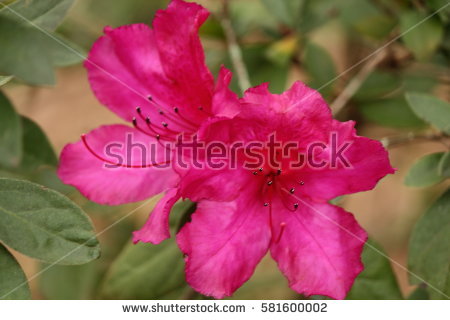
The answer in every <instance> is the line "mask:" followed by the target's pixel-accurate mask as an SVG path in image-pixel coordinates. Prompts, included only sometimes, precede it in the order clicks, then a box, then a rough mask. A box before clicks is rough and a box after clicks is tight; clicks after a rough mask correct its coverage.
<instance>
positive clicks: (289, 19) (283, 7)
mask: <svg viewBox="0 0 450 320" xmlns="http://www.w3.org/2000/svg"><path fill="white" fill-rule="evenodd" d="M304 2H305V1H304V0H262V3H263V4H264V5H265V6H266V8H267V10H268V11H269V12H271V13H272V14H273V15H274V16H275V17H276V18H278V19H279V20H280V21H281V22H283V23H284V24H285V25H288V26H291V27H295V25H296V23H298V18H299V15H300V13H301V8H302V6H303V3H304Z"/></svg>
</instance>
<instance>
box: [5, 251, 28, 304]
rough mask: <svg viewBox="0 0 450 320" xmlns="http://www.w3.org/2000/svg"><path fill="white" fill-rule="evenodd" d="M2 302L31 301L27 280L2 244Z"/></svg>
mask: <svg viewBox="0 0 450 320" xmlns="http://www.w3.org/2000/svg"><path fill="white" fill-rule="evenodd" d="M0 270H1V272H0V300H4V299H7V300H23V299H30V298H31V293H30V289H29V288H28V283H27V278H26V277H25V274H24V273H23V271H22V268H21V267H20V265H19V263H18V262H17V261H16V259H14V257H13V256H12V254H11V253H9V251H8V250H7V249H6V248H5V247H4V246H2V244H1V243H0Z"/></svg>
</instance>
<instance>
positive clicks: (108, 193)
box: [58, 0, 393, 299]
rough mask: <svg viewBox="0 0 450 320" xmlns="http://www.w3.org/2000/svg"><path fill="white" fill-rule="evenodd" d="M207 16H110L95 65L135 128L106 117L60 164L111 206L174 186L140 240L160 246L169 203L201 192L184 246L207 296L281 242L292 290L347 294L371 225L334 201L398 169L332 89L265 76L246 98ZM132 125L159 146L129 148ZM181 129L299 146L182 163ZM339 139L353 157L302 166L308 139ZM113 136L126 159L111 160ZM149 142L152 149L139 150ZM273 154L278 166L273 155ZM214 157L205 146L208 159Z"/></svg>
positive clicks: (110, 100) (98, 88) (142, 139)
mask: <svg viewBox="0 0 450 320" xmlns="http://www.w3.org/2000/svg"><path fill="white" fill-rule="evenodd" d="M207 16H208V12H207V11H206V10H205V9H204V8H202V7H201V6H199V5H197V4H194V3H186V2H184V1H182V0H173V1H172V2H171V3H170V4H169V6H168V8H167V10H161V11H158V13H157V14H156V16H155V19H154V21H153V29H151V28H149V27H148V26H146V25H144V24H134V25H129V26H123V27H119V28H116V29H112V28H105V35H104V36H102V37H101V38H100V39H99V40H98V41H97V42H96V43H95V44H94V46H93V48H92V50H91V51H90V53H89V57H88V59H87V60H86V62H85V66H86V68H87V70H88V75H89V81H90V83H91V86H92V89H93V91H94V93H95V95H96V96H97V98H98V99H99V101H100V102H102V103H103V104H104V105H106V106H107V107H108V108H109V109H111V110H112V111H113V112H115V113H116V114H117V115H119V116H120V117H122V118H123V119H124V120H125V121H128V122H129V123H130V126H126V125H108V126H102V127H100V128H98V129H95V130H93V131H91V132H90V133H88V134H87V135H84V136H83V137H82V139H81V141H78V142H76V143H74V144H69V145H67V146H66V147H65V148H64V150H63V152H62V154H61V161H60V166H59V169H58V173H59V176H60V177H61V179H62V180H63V181H64V182H65V183H67V184H71V185H74V186H75V187H77V188H78V189H79V190H80V192H81V193H82V194H84V195H85V196H86V197H87V198H89V199H91V200H93V201H95V202H98V203H104V204H111V205H115V204H121V203H127V202H134V201H140V200H143V199H146V198H148V197H151V196H153V195H155V194H158V193H161V192H165V195H164V196H163V198H162V199H161V200H160V201H159V202H158V204H157V205H156V207H155V208H154V210H153V212H152V214H151V215H150V217H149V219H148V220H147V222H146V223H145V225H144V226H143V227H142V228H141V229H140V230H138V231H136V232H134V234H133V241H134V242H135V243H136V242H139V241H142V242H150V243H154V244H158V243H160V242H161V241H163V240H164V239H166V238H168V237H170V232H169V223H168V221H169V214H170V210H171V208H172V206H173V205H174V204H175V203H176V202H177V201H178V200H179V199H180V198H188V199H190V200H192V201H194V202H197V209H196V211H195V213H194V214H193V215H192V220H191V221H190V222H188V223H186V224H185V225H184V226H183V228H182V229H181V230H180V232H179V233H178V234H177V243H178V245H179V247H180V249H181V251H182V252H183V253H184V255H185V261H186V280H187V282H188V283H189V285H191V286H192V287H193V288H194V289H195V290H197V291H199V292H201V293H203V294H205V295H208V296H213V297H215V298H223V297H225V296H229V295H232V294H233V292H234V291H235V290H236V289H237V288H239V287H240V286H241V285H242V284H243V283H244V282H245V281H247V280H248V279H249V278H250V277H251V275H252V274H253V272H254V270H255V268H256V266H257V264H258V263H259V261H260V260H261V259H262V258H263V257H264V256H265V255H266V253H267V252H270V254H271V255H272V257H273V258H274V259H275V260H276V261H277V263H278V266H279V268H280V269H281V271H282V272H283V274H284V275H285V276H286V277H287V278H288V280H289V285H290V287H291V288H292V289H293V290H295V291H297V292H299V293H302V294H305V295H312V294H321V295H327V296H330V297H333V298H336V299H342V298H344V297H345V295H346V294H347V292H348V291H349V289H350V288H351V286H352V283H353V281H354V279H355V277H356V276H357V275H358V274H359V273H360V272H361V270H362V269H363V266H362V263H361V259H360V256H361V252H362V248H363V245H364V242H365V241H366V238H367V235H366V233H365V231H364V230H363V229H362V228H361V227H360V226H359V225H358V223H357V222H356V220H355V219H354V217H353V216H352V214H350V213H348V212H346V211H345V210H343V209H342V208H340V207H337V206H333V205H331V204H329V203H328V201H329V200H330V199H333V198H335V197H337V196H339V195H343V194H349V193H354V192H359V191H364V190H370V189H372V188H373V187H374V186H375V185H376V183H377V182H378V181H379V180H380V179H381V178H382V177H384V176H385V175H386V174H388V173H392V172H393V169H392V167H391V166H390V164H389V160H388V156H387V152H386V151H385V149H384V148H383V147H382V145H381V144H380V143H379V142H377V141H374V140H370V139H368V138H365V137H360V136H357V135H356V132H355V129H354V123H353V122H351V121H350V122H339V121H337V120H334V119H332V116H331V112H330V110H329V108H328V106H327V104H326V103H325V101H324V100H323V99H322V97H321V96H320V95H319V94H318V93H317V92H316V91H314V90H312V89H310V88H308V87H306V86H305V85H304V84H302V83H300V82H297V83H295V84H294V85H293V86H292V87H291V89H289V90H288V91H286V92H285V93H283V94H281V95H274V94H271V93H270V92H269V91H268V87H267V84H264V85H261V86H258V87H256V88H252V89H249V90H248V91H247V92H246V93H245V95H244V97H243V98H242V99H238V98H237V96H236V95H235V94H234V93H233V92H232V91H230V90H229V88H228V86H229V83H230V80H231V73H230V72H229V71H228V70H226V69H225V68H222V69H221V71H220V73H219V75H218V79H217V81H216V83H214V79H213V76H212V75H211V73H210V71H209V70H208V68H207V67H206V65H205V61H204V60H205V59H204V54H203V50H202V47H201V43H200V39H199V37H198V29H199V27H200V26H201V25H202V23H203V22H204V21H205V19H206V18H207ZM130 134H132V136H133V143H134V144H136V145H137V144H138V143H139V144H143V145H148V144H149V143H151V144H153V146H156V149H150V148H148V149H145V148H133V151H132V154H131V155H127V154H125V153H126V151H127V150H126V149H125V148H120V147H119V146H123V145H126V143H127V139H128V137H129V135H130ZM180 135H182V136H183V137H185V138H188V139H198V140H200V141H202V142H204V143H210V142H220V143H222V144H223V145H225V146H227V148H232V146H235V145H236V142H239V143H242V144H243V145H246V144H248V143H250V144H251V143H252V142H265V141H267V139H268V137H271V136H276V139H277V142H280V143H281V144H289V143H292V142H295V143H296V147H295V149H294V150H291V152H290V153H289V155H288V156H287V157H284V156H285V155H284V154H282V155H277V154H276V155H273V154H270V153H271V152H270V151H269V150H262V153H261V154H262V155H263V160H264V161H263V164H262V165H261V166H259V167H255V168H250V167H248V166H246V165H244V163H246V160H248V159H247V154H246V153H245V152H238V153H237V166H230V165H228V166H225V167H222V168H219V169H217V168H211V167H208V166H206V167H201V168H198V167H195V166H189V167H188V168H180V167H178V166H176V165H174V164H173V163H172V162H171V161H170V160H167V158H166V157H165V155H166V153H167V151H168V150H169V152H172V151H173V150H172V148H171V147H169V148H167V145H166V144H165V143H166V142H168V143H173V146H175V145H176V141H177V138H178V137H180ZM330 137H336V139H337V140H339V141H337V142H339V143H340V144H342V145H347V146H348V148H347V149H346V150H345V151H346V160H348V164H350V166H348V165H344V163H342V162H338V163H335V164H334V165H332V164H330V163H327V164H326V165H324V166H320V167H315V166H302V167H293V166H291V163H292V161H293V160H294V162H295V160H298V158H299V156H301V155H304V154H305V153H306V152H305V150H307V149H310V146H311V144H314V143H321V145H322V146H324V145H327V144H329V140H330ZM112 145H117V150H115V152H116V153H117V152H119V153H120V152H121V153H122V154H121V155H122V156H123V157H122V158H123V159H126V161H125V162H118V161H116V159H114V158H111V154H110V153H109V152H108V150H109V147H110V146H112ZM150 151H152V154H150ZM333 152H334V151H333V150H332V148H327V147H323V148H318V149H317V151H316V153H315V156H317V157H319V159H320V158H323V159H329V158H330V154H332V153H333ZM143 153H149V154H145V155H146V157H145V158H146V159H154V160H152V161H151V163H148V162H145V161H142V159H143V157H142V156H143ZM272 156H275V158H276V160H277V166H274V165H273V164H272V163H271V161H269V160H270V159H271V158H272ZM331 158H333V157H331ZM208 160H209V159H208V157H207V156H205V154H201V155H200V157H199V161H208ZM227 161H231V159H228V160H227ZM167 163H170V165H169V166H162V165H163V164H167ZM108 165H109V166H113V167H114V168H110V167H108Z"/></svg>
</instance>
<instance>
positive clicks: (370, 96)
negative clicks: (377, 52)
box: [353, 70, 401, 100]
mask: <svg viewBox="0 0 450 320" xmlns="http://www.w3.org/2000/svg"><path fill="white" fill-rule="evenodd" d="M400 85H401V83H400V79H399V78H398V77H397V76H396V75H395V74H393V73H392V72H385V71H378V70H376V71H374V72H372V73H371V74H370V75H369V76H368V77H367V79H366V80H365V81H364V82H363V84H362V85H361V87H360V88H359V89H358V91H357V92H356V93H355V95H354V96H353V97H354V99H356V100H374V99H379V98H381V97H383V96H385V95H387V94H389V93H391V92H392V91H394V90H396V89H398V88H399V87H400Z"/></svg>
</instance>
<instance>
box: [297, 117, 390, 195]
mask: <svg viewBox="0 0 450 320" xmlns="http://www.w3.org/2000/svg"><path fill="white" fill-rule="evenodd" d="M354 125H355V123H354V122H353V121H347V122H340V121H337V120H333V123H332V126H331V131H330V132H334V133H335V134H336V137H337V140H336V141H337V146H336V147H335V148H334V149H335V150H336V152H335V153H337V152H339V149H340V148H341V147H344V143H346V142H349V143H350V144H349V146H348V148H346V149H345V150H344V151H343V152H342V156H344V157H345V159H344V160H343V161H346V162H348V163H349V164H350V165H351V167H346V165H345V164H344V162H343V161H341V160H338V161H336V165H335V166H334V167H333V166H331V165H330V163H331V161H328V165H327V167H324V168H322V169H320V170H317V169H314V168H305V170H303V171H302V172H300V173H299V174H298V176H297V180H301V181H303V182H304V185H303V187H302V189H301V192H303V193H305V194H307V195H308V196H310V197H311V198H315V199H325V200H329V199H333V198H335V197H337V196H340V195H343V194H350V193H355V192H360V191H366V190H371V189H373V188H374V187H375V185H376V184H377V182H378V181H379V180H380V179H381V178H383V177H384V176H385V175H387V174H390V173H394V172H395V170H394V169H393V168H392V167H391V165H390V163H389V155H388V153H387V151H386V149H385V148H384V147H383V145H382V144H381V143H380V142H379V141H376V140H372V139H369V138H366V137H360V136H358V135H356V130H355V128H354ZM327 144H328V148H327V150H325V152H324V154H323V155H322V156H324V157H326V158H327V160H330V159H331V157H330V156H332V155H331V153H333V150H332V149H333V147H331V144H332V143H331V142H328V141H327Z"/></svg>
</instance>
